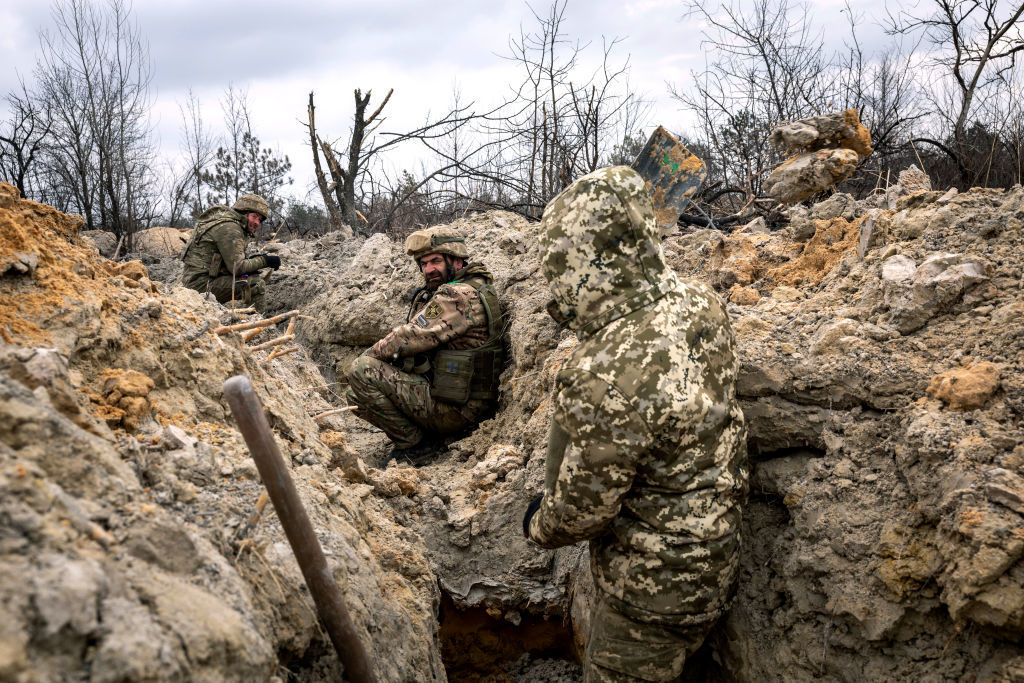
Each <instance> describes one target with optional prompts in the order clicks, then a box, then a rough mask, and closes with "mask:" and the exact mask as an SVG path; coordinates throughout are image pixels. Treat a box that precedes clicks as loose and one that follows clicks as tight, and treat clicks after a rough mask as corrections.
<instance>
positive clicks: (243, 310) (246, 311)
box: [231, 306, 256, 315]
mask: <svg viewBox="0 0 1024 683" xmlns="http://www.w3.org/2000/svg"><path fill="white" fill-rule="evenodd" d="M255 312H256V309H255V308H253V307H252V306H249V307H248V308H232V309H231V314H232V315H249V314H250V313H255Z"/></svg>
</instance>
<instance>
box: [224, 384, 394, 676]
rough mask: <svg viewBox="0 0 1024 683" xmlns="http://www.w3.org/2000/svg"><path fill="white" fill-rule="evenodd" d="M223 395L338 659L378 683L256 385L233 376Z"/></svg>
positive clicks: (353, 673)
mask: <svg viewBox="0 0 1024 683" xmlns="http://www.w3.org/2000/svg"><path fill="white" fill-rule="evenodd" d="M224 397H225V398H226V399H227V401H228V405H229V406H231V414H232V415H234V417H235V421H236V422H238V429H239V430H240V431H241V432H242V436H243V437H244V438H245V443H246V445H248V446H249V451H250V452H251V453H252V458H253V460H255V461H256V468H257V469H258V470H259V472H260V478H261V479H263V485H264V486H266V487H267V493H268V494H269V495H270V500H271V502H272V503H273V504H274V510H276V511H277V518H278V519H279V520H281V526H282V527H284V533H285V536H287V537H288V543H289V544H291V546H292V552H294V553H295V559H296V560H297V561H298V563H299V568H300V569H302V576H303V577H304V578H305V579H306V585H307V586H308V587H309V592H310V594H311V595H312V596H313V602H314V603H316V611H317V613H318V614H319V615H320V620H321V621H322V622H323V625H324V628H325V629H326V630H327V635H328V636H329V637H330V639H331V643H332V644H333V645H334V649H335V651H336V652H337V653H338V659H340V660H341V663H342V665H344V667H345V674H346V676H347V677H348V679H349V680H351V681H355V682H356V683H363V682H364V681H365V682H366V683H376V680H377V679H376V677H375V676H374V674H373V670H372V669H371V668H370V664H369V660H368V659H367V656H366V650H365V649H364V648H363V643H362V641H360V640H359V637H358V636H357V635H356V630H355V628H354V626H353V625H352V620H351V619H350V618H349V615H348V608H347V607H345V599H344V597H343V596H342V595H341V591H340V590H338V585H337V584H336V583H335V582H334V577H333V576H331V572H330V570H329V569H328V568H327V559H326V558H325V557H324V551H323V548H321V547H320V541H318V540H317V537H316V534H315V533H314V532H313V525H312V524H311V523H310V521H309V517H308V516H307V515H306V509H305V508H304V507H303V506H302V500H301V499H300V498H299V493H298V491H296V490H295V484H294V482H292V478H291V475H290V474H289V473H288V468H287V467H285V464H284V459H283V458H282V457H281V451H280V450H279V449H278V447H277V442H275V441H274V435H273V433H272V432H271V431H270V424H269V423H268V422H267V417H266V415H265V414H264V413H263V406H262V405H261V404H260V399H259V397H257V396H256V392H255V391H254V390H253V388H252V383H251V382H249V379H248V378H247V377H244V376H242V375H237V376H235V377H231V378H230V379H228V380H227V381H226V382H224Z"/></svg>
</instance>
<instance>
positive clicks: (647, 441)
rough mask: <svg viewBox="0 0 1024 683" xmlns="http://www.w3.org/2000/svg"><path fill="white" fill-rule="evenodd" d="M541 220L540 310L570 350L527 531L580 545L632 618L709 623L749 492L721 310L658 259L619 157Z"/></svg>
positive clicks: (730, 565)
mask: <svg viewBox="0 0 1024 683" xmlns="http://www.w3.org/2000/svg"><path fill="white" fill-rule="evenodd" d="M542 228H543V230H542V237H541V248H542V257H541V265H542V268H543V272H544V276H545V277H546V278H547V280H548V282H549V283H550V285H551V290H552V293H553V294H554V295H555V301H554V302H553V305H552V306H549V310H552V312H553V315H554V316H555V317H556V319H561V320H565V321H567V324H568V325H569V326H570V327H571V328H572V329H573V330H575V331H576V333H577V335H578V336H579V337H580V344H579V346H578V347H577V348H576V349H575V351H574V352H573V353H572V355H571V356H570V357H569V358H568V359H567V360H566V362H565V364H564V366H563V368H562V370H561V371H560V372H559V374H558V377H557V380H556V391H557V394H556V397H555V408H554V415H553V419H552V427H551V432H552V438H551V442H552V443H551V446H550V448H549V454H548V462H547V472H548V476H547V480H546V482H545V491H544V499H543V503H542V505H541V507H540V509H539V510H538V511H537V513H536V514H535V515H534V516H533V518H532V520H531V521H530V527H529V530H530V537H531V538H532V539H533V540H534V541H536V542H537V543H539V544H540V545H542V546H544V547H549V548H554V547H559V546H564V545H568V544H572V543H576V542H578V541H581V540H584V539H591V541H590V554H591V567H592V570H593V573H594V580H595V584H596V586H597V587H598V589H599V593H600V594H602V595H603V596H604V597H605V598H606V599H607V600H609V601H610V602H611V603H612V604H614V606H615V609H616V611H618V612H621V613H622V614H624V615H626V616H628V617H630V618H633V619H636V620H638V621H642V622H647V623H665V624H701V623H706V622H709V621H711V620H713V619H715V618H717V617H718V616H719V615H720V614H721V613H722V612H723V611H724V609H725V607H726V605H727V602H728V596H729V592H730V588H731V586H732V584H733V582H734V580H735V577H736V573H737V568H738V557H737V554H738V548H739V523H740V506H741V503H742V501H743V499H744V497H745V495H746V491H747V469H746V428H745V426H744V421H743V413H742V412H741V410H740V407H739V405H738V403H737V401H736V396H735V391H734V382H735V379H736V372H737V362H736V354H735V342H734V338H733V333H732V330H731V328H730V324H729V317H728V314H727V312H726V308H725V305H724V303H723V302H722V300H721V299H720V298H719V297H718V295H716V294H715V293H714V291H713V290H712V289H711V288H710V287H708V286H706V285H704V284H702V283H699V282H694V281H688V280H680V279H679V278H678V277H677V276H676V275H675V273H674V272H672V271H671V270H670V269H669V268H668V266H667V265H666V263H665V260H664V257H663V254H662V249H661V240H660V238H659V236H658V228H657V225H656V223H655V218H654V213H653V210H652V207H651V200H650V196H649V194H648V192H647V190H646V188H645V186H644V181H643V179H642V178H641V177H640V176H639V175H638V174H637V173H636V172H635V171H633V170H632V169H630V168H628V167H625V166H616V167H611V168H605V169H602V170H599V171H596V172H594V173H591V174H590V175H587V176H585V177H583V178H580V179H579V180H577V181H575V182H574V183H573V184H572V185H570V186H569V187H568V188H567V189H566V190H565V191H564V192H562V194H560V195H559V196H558V197H556V198H555V199H554V200H553V201H552V202H551V204H549V206H548V208H547V210H546V211H545V212H544V218H543V221H542Z"/></svg>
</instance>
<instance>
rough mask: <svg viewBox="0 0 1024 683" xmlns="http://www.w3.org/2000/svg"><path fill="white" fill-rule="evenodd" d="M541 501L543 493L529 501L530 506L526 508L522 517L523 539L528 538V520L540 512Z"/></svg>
mask: <svg viewBox="0 0 1024 683" xmlns="http://www.w3.org/2000/svg"><path fill="white" fill-rule="evenodd" d="M542 500H544V494H543V493H542V494H540V495H539V496H537V497H536V498H534V499H533V500H531V501H530V504H529V505H527V506H526V514H524V515H523V538H529V537H530V520H531V519H533V516H534V515H535V514H537V510H540V502H541V501H542Z"/></svg>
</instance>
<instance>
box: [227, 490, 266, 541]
mask: <svg viewBox="0 0 1024 683" xmlns="http://www.w3.org/2000/svg"><path fill="white" fill-rule="evenodd" d="M269 500H270V497H269V496H267V491H266V489H264V490H262V491H260V497H259V500H257V501H256V509H255V510H253V513H252V514H251V515H249V519H248V520H247V521H246V522H245V525H244V526H242V527H241V528H239V530H238V533H236V534H235V539H236V540H237V539H243V538H245V537H246V536H248V535H249V532H250V531H252V530H253V529H254V528H255V527H256V523H257V522H259V521H260V516H261V515H262V514H263V508H265V507H267V502H268V501H269Z"/></svg>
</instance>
